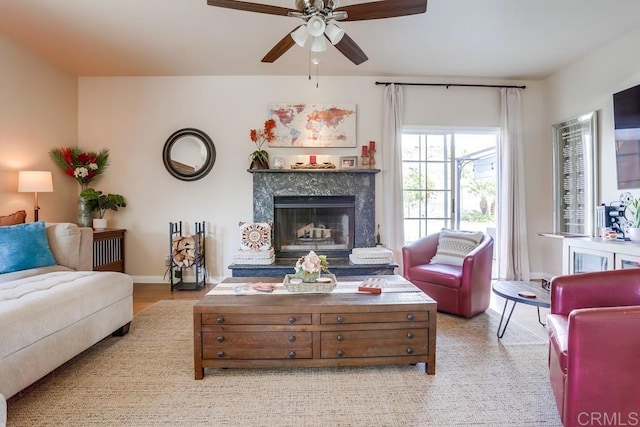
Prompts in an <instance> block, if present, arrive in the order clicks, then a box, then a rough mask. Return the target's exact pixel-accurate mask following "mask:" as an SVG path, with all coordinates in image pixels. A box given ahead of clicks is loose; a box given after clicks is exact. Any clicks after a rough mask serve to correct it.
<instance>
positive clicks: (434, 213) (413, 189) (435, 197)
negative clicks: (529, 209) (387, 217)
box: [402, 129, 498, 243]
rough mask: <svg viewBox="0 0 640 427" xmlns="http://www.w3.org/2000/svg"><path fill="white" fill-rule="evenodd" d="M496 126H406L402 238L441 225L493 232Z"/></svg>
mask: <svg viewBox="0 0 640 427" xmlns="http://www.w3.org/2000/svg"><path fill="white" fill-rule="evenodd" d="M497 144H498V130H497V129H490V130H486V129H485V130H455V129H453V130H444V131H443V130H429V129H413V130H405V131H404V132H403V135H402V170H403V199H404V200H403V204H404V230H405V243H409V242H412V241H414V240H416V239H418V238H420V237H422V236H425V235H427V234H432V233H435V232H438V231H440V230H441V229H442V228H443V227H447V228H454V229H461V230H478V231H483V232H489V233H490V234H493V230H495V227H496V224H495V222H496V206H497V203H498V200H497V194H498V193H497V158H496V151H497Z"/></svg>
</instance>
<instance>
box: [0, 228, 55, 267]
mask: <svg viewBox="0 0 640 427" xmlns="http://www.w3.org/2000/svg"><path fill="white" fill-rule="evenodd" d="M55 264H56V260H55V258H54V257H53V254H52V253H51V249H50V248H49V240H48V239H47V232H46V230H45V228H44V222H42V221H39V222H31V223H27V224H19V225H10V226H6V227H0V274H4V273H11V272H14V271H20V270H28V269H30V268H37V267H48V266H50V265H55Z"/></svg>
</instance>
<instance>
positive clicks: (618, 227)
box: [596, 202, 629, 240]
mask: <svg viewBox="0 0 640 427" xmlns="http://www.w3.org/2000/svg"><path fill="white" fill-rule="evenodd" d="M626 209H627V207H626V205H624V204H622V203H620V202H613V203H611V204H610V205H609V206H607V205H605V204H602V205H600V206H598V207H596V222H597V227H598V229H602V228H610V229H611V230H613V231H615V232H616V233H617V234H618V237H617V240H629V239H628V238H627V237H626V236H625V232H624V228H625V225H626V223H627V220H626V218H625V217H624V214H625V210H626Z"/></svg>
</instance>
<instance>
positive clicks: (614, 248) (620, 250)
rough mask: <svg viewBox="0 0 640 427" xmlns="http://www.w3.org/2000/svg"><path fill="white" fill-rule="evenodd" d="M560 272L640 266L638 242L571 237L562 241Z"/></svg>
mask: <svg viewBox="0 0 640 427" xmlns="http://www.w3.org/2000/svg"><path fill="white" fill-rule="evenodd" d="M562 253H563V263H562V273H563V274H575V273H589V272H594V271H603V270H614V269H616V270H617V269H622V268H640V244H638V243H633V242H623V241H619V240H602V239H600V238H595V237H571V238H564V239H563V241H562Z"/></svg>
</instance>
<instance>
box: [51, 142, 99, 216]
mask: <svg viewBox="0 0 640 427" xmlns="http://www.w3.org/2000/svg"><path fill="white" fill-rule="evenodd" d="M49 156H50V157H51V159H52V160H53V162H54V163H55V164H56V165H58V166H59V167H60V168H61V169H62V171H63V172H64V173H65V175H68V176H70V177H72V178H74V179H75V180H76V181H78V183H79V184H80V186H81V187H82V190H81V191H84V190H86V189H87V188H88V186H89V183H90V182H91V181H93V180H94V179H95V178H96V176H98V175H100V174H102V173H103V172H104V171H105V169H106V168H107V166H109V150H108V149H104V150H101V151H100V152H97V153H96V152H93V151H84V150H82V149H80V148H79V147H63V148H54V149H53V150H51V151H49ZM92 221H93V218H92V213H91V206H90V204H89V202H88V201H87V200H86V199H84V198H83V197H82V196H79V197H78V225H80V226H81V227H91V223H92Z"/></svg>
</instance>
